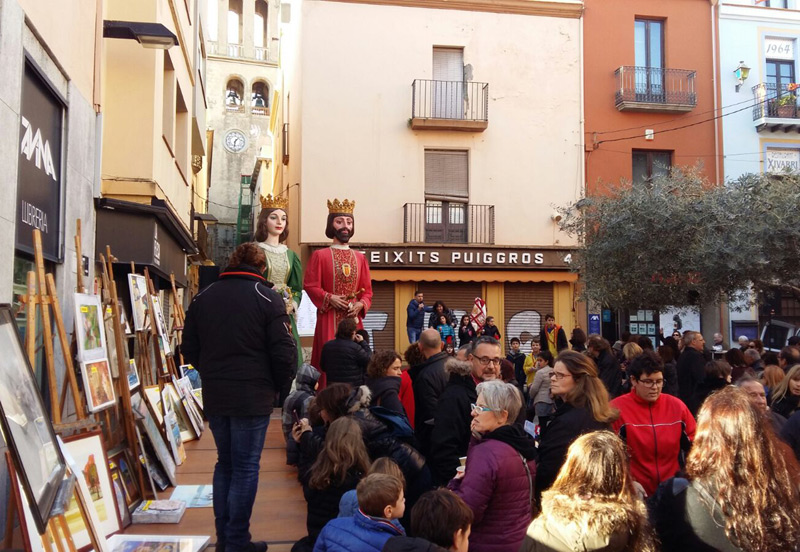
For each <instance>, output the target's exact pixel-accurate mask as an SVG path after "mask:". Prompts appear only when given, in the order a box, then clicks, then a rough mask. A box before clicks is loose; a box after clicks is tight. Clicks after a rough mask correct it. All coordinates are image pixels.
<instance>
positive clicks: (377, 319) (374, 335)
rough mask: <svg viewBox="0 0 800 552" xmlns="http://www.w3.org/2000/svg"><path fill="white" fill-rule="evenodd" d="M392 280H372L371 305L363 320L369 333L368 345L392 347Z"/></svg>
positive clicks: (378, 347) (373, 347)
mask: <svg viewBox="0 0 800 552" xmlns="http://www.w3.org/2000/svg"><path fill="white" fill-rule="evenodd" d="M394 316H395V315H394V282H375V281H373V282H372V306H371V307H370V309H369V312H368V313H367V317H366V319H365V320H364V329H365V330H367V331H369V332H370V334H371V342H370V347H371V348H372V350H373V351H376V350H379V349H394Z"/></svg>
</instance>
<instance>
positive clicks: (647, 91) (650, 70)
mask: <svg viewBox="0 0 800 552" xmlns="http://www.w3.org/2000/svg"><path fill="white" fill-rule="evenodd" d="M634 56H635V61H634V63H635V64H636V99H637V101H641V102H655V103H664V101H665V91H664V22H663V21H653V20H649V19H637V20H636V22H635V26H634Z"/></svg>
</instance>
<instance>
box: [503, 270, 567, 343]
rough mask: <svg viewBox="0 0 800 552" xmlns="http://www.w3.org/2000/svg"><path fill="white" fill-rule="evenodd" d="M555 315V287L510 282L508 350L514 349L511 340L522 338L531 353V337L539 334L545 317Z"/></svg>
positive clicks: (508, 297)
mask: <svg viewBox="0 0 800 552" xmlns="http://www.w3.org/2000/svg"><path fill="white" fill-rule="evenodd" d="M552 312H553V284H550V283H521V282H506V284H505V335H504V336H503V339H504V340H505V349H506V350H507V351H508V350H510V349H511V344H510V343H509V340H510V339H511V338H512V337H518V338H519V340H520V341H521V342H522V344H521V350H522V352H524V353H526V354H527V353H530V352H531V345H530V341H531V337H535V336H538V335H539V332H540V331H541V329H542V326H543V325H544V316H545V314H547V313H552ZM489 314H491V313H489ZM556 322H559V321H558V320H556Z"/></svg>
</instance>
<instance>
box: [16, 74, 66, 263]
mask: <svg viewBox="0 0 800 552" xmlns="http://www.w3.org/2000/svg"><path fill="white" fill-rule="evenodd" d="M19 121H20V126H19V170H18V173H17V205H16V239H15V246H16V248H17V249H20V250H22V251H26V252H28V253H33V230H34V229H38V230H40V231H41V233H42V253H43V255H44V257H45V258H46V259H49V260H51V261H56V262H60V261H61V260H62V259H63V247H62V243H61V241H62V232H61V180H62V164H61V160H62V154H63V152H62V140H63V134H64V104H63V103H62V102H61V100H60V98H59V97H58V96H57V95H56V94H55V93H54V92H53V90H52V89H51V88H50V87H49V86H48V85H47V83H46V82H45V80H44V79H43V78H42V77H41V76H40V75H39V73H38V72H37V71H36V69H34V68H33V66H32V65H31V64H30V63H25V72H24V73H23V76H22V105H21V109H20V118H19Z"/></svg>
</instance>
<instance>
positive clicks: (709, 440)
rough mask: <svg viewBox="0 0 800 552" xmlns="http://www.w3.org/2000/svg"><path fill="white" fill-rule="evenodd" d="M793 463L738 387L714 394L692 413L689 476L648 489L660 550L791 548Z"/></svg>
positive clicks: (796, 528)
mask: <svg viewBox="0 0 800 552" xmlns="http://www.w3.org/2000/svg"><path fill="white" fill-rule="evenodd" d="M798 469H800V467H798V465H797V461H796V460H795V459H794V458H793V457H792V455H791V454H784V452H783V450H782V446H781V444H780V442H779V441H778V438H777V437H776V436H775V434H774V432H773V430H772V427H771V424H769V423H768V422H767V421H766V420H765V419H764V414H763V412H762V411H761V410H760V409H759V407H758V406H756V405H755V404H753V403H752V402H751V401H750V399H749V398H748V396H747V394H746V393H745V392H744V391H742V390H741V389H739V388H736V387H725V388H724V389H722V390H720V391H718V392H716V393H714V394H713V395H711V396H710V397H708V399H706V401H705V403H703V406H702V407H701V408H700V412H699V414H698V416H697V431H696V432H695V438H694V443H693V445H692V450H691V451H690V452H689V456H688V458H687V461H686V474H687V479H680V478H674V479H670V480H667V481H665V482H664V483H663V484H662V485H661V487H659V490H658V492H657V493H656V495H655V496H654V502H653V504H652V506H653V509H652V512H651V515H652V516H653V519H654V526H655V529H656V532H657V534H658V536H659V538H660V539H661V543H662V550H664V551H665V552H669V551H672V550H675V551H681V552H684V551H686V550H691V551H693V552H694V551H705V550H724V551H727V550H744V551H746V552H773V551H774V552H778V551H789V550H797V549H798V547H799V546H800V491H799V490H798V489H799V488H798V485H797V479H796V474H797V470H798Z"/></svg>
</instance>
